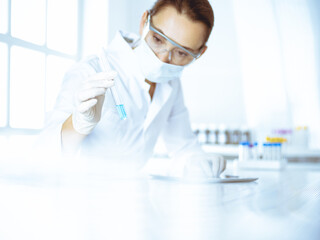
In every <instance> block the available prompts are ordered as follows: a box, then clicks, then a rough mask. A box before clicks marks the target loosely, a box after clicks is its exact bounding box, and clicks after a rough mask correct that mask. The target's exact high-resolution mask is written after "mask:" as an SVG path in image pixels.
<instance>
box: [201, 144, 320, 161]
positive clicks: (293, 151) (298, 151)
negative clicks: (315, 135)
mask: <svg viewBox="0 0 320 240" xmlns="http://www.w3.org/2000/svg"><path fill="white" fill-rule="evenodd" d="M202 148H203V149H204V151H206V152H209V153H218V154H221V155H223V156H224V157H225V158H226V159H235V158H238V153H239V146H238V145H217V144H204V145H202ZM283 155H284V157H285V158H287V159H288V161H306V162H308V161H311V162H320V149H303V148H294V147H288V148H286V149H285V150H284V151H283Z"/></svg>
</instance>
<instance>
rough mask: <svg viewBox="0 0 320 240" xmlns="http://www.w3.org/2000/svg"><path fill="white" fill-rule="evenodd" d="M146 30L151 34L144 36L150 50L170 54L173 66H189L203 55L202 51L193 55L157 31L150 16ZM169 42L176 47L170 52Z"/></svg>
mask: <svg viewBox="0 0 320 240" xmlns="http://www.w3.org/2000/svg"><path fill="white" fill-rule="evenodd" d="M145 29H146V30H148V31H149V34H147V33H148V32H145V33H144V34H143V36H145V40H146V42H147V43H148V45H149V46H150V48H151V49H152V50H153V51H154V52H155V53H158V54H161V53H165V52H169V60H170V62H172V64H175V65H181V66H183V65H187V64H189V63H191V62H193V61H194V60H196V59H197V58H199V57H200V55H201V50H200V52H199V53H197V54H196V53H193V52H191V51H189V50H188V49H186V48H184V47H182V46H181V45H179V44H178V43H176V42H174V41H173V40H171V39H170V38H168V37H167V36H166V35H164V34H163V33H161V32H160V31H159V30H157V29H156V28H155V27H154V26H153V25H152V23H151V20H150V14H149V15H148V21H147V26H146V28H145ZM168 42H169V43H170V44H171V45H173V46H175V47H174V48H173V49H171V50H169V49H168Z"/></svg>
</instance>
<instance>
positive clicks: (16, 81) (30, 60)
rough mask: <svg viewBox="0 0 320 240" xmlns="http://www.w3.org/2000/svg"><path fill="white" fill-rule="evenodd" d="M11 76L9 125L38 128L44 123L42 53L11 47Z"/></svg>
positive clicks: (43, 62)
mask: <svg viewBox="0 0 320 240" xmlns="http://www.w3.org/2000/svg"><path fill="white" fill-rule="evenodd" d="M10 76H11V79H10V126H11V127H14V128H30V129H40V128H41V127H43V122H44V79H45V57H44V54H43V53H40V52H37V51H33V50H30V49H26V48H22V47H15V46H14V47H12V49H11V68H10Z"/></svg>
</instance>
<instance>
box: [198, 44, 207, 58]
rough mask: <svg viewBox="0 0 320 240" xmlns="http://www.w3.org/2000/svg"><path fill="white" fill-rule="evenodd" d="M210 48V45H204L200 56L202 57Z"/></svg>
mask: <svg viewBox="0 0 320 240" xmlns="http://www.w3.org/2000/svg"><path fill="white" fill-rule="evenodd" d="M207 49H208V46H207V45H204V46H203V47H202V49H201V53H200V56H199V57H198V58H200V57H201V56H202V55H203V54H204V53H205V52H206V51H207Z"/></svg>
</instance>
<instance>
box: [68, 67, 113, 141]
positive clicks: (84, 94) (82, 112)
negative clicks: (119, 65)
mask: <svg viewBox="0 0 320 240" xmlns="http://www.w3.org/2000/svg"><path fill="white" fill-rule="evenodd" d="M116 76H117V73H116V72H114V71H109V72H99V73H97V74H94V75H92V76H90V77H89V78H88V79H87V80H86V81H84V82H83V83H82V86H81V87H80V90H79V91H78V92H77V93H76V94H75V108H74V110H73V114H72V123H73V128H74V129H75V130H76V131H77V132H78V133H80V134H84V135H88V134H89V133H91V132H92V130H93V129H94V127H95V126H96V125H97V123H98V122H99V121H100V119H101V110H102V106H103V102H104V98H105V93H106V91H107V89H108V88H109V87H112V86H113V85H114V81H113V79H114V78H115V77H116Z"/></svg>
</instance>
